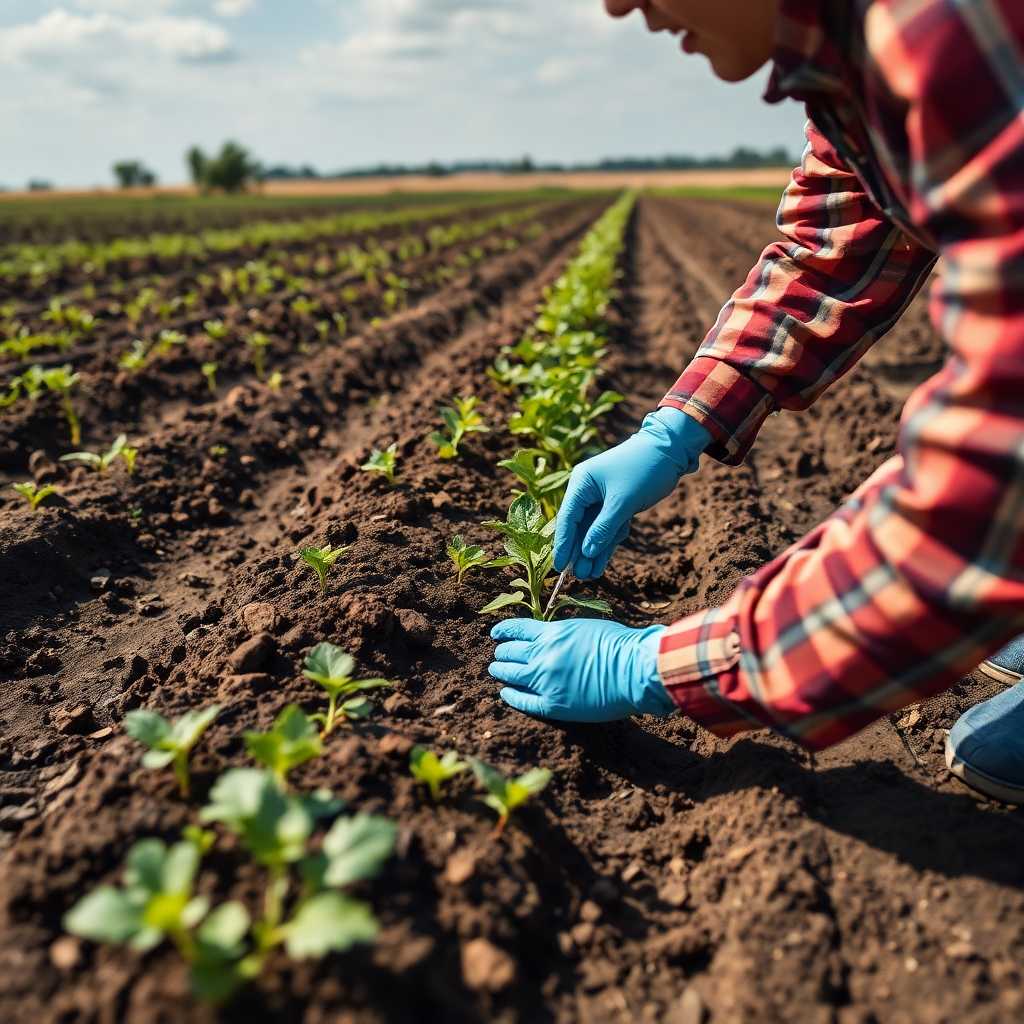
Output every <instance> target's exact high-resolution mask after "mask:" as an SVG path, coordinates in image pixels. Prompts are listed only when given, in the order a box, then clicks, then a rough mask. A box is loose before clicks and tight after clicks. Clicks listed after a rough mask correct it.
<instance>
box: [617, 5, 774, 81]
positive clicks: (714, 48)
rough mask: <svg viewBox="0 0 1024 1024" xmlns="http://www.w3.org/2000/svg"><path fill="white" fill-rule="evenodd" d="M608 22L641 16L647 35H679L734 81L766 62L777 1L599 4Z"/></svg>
mask: <svg viewBox="0 0 1024 1024" xmlns="http://www.w3.org/2000/svg"><path fill="white" fill-rule="evenodd" d="M604 2H605V7H606V8H607V10H608V13H609V14H610V15H611V16H612V17H613V18H623V17H625V16H626V15H627V14H631V13H632V12H633V11H641V12H642V13H643V16H644V18H646V20H647V27H648V29H650V31H651V32H671V33H672V34H673V35H681V36H682V49H683V51H684V52H685V53H702V54H703V55H704V56H705V57H707V58H708V60H709V61H710V62H711V67H712V69H713V70H714V72H715V74H716V75H718V77H719V78H722V79H724V80H725V81H727V82H739V81H742V80H743V79H744V78H749V77H750V76H751V75H753V74H754V73H755V72H757V71H758V70H759V69H760V68H762V67H763V66H764V65H765V64H766V63H767V62H768V60H770V59H771V55H772V49H773V47H774V43H775V22H776V19H777V17H778V12H779V0H604Z"/></svg>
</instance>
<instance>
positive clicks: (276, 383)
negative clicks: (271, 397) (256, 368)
mask: <svg viewBox="0 0 1024 1024" xmlns="http://www.w3.org/2000/svg"><path fill="white" fill-rule="evenodd" d="M283 383H284V374H283V373H281V371H280V370H275V371H274V372H273V373H272V374H271V375H270V376H269V377H268V378H267V387H268V388H270V390H271V391H274V392H278V391H280V390H281V385H282V384H283Z"/></svg>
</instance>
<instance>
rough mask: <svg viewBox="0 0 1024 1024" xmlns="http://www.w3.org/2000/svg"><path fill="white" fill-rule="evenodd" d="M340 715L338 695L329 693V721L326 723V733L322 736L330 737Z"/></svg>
mask: <svg viewBox="0 0 1024 1024" xmlns="http://www.w3.org/2000/svg"><path fill="white" fill-rule="evenodd" d="M337 714H338V694H337V693H331V692H330V691H328V694H327V719H326V721H325V722H324V731H323V732H322V733H320V735H321V736H328V735H330V734H331V732H333V731H334V726H335V721H334V720H335V718H336V717H337Z"/></svg>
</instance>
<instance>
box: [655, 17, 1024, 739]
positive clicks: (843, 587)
mask: <svg viewBox="0 0 1024 1024" xmlns="http://www.w3.org/2000/svg"><path fill="white" fill-rule="evenodd" d="M784 97H792V98H796V99H799V100H801V101H803V102H804V103H805V104H806V105H807V110H808V115H809V118H810V121H809V123H808V127H807V138H808V147H807V150H806V153H805V156H804V158H803V163H802V166H801V167H800V168H799V169H798V170H797V171H796V172H795V173H794V175H793V178H792V182H791V184H790V185H789V187H788V188H787V190H786V193H785V195H784V197H783V200H782V205H781V207H780V209H779V215H778V225H779V228H780V230H781V232H782V235H783V236H784V241H780V242H778V243H777V244H774V245H771V246H769V248H768V249H766V250H765V252H764V254H763V255H762V257H761V260H760V262H759V264H758V265H757V266H756V267H755V268H754V270H753V271H752V272H751V274H750V276H749V277H748V278H747V280H746V283H745V284H744V285H743V286H742V287H741V288H740V289H739V290H738V291H737V292H736V294H735V295H734V296H733V298H732V300H731V301H730V302H729V303H728V304H727V305H726V307H725V308H724V309H723V310H722V313H721V315H720V316H719V318H718V322H717V323H716V324H715V326H714V328H713V329H712V330H711V332H710V333H709V334H708V336H707V338H706V340H705V341H704V343H703V345H702V346H701V348H700V350H699V352H698V354H697V356H696V357H695V358H694V360H693V362H692V363H691V364H690V365H689V366H688V367H687V368H686V370H685V371H684V373H683V374H682V376H681V377H680V378H679V380H678V382H677V383H676V384H675V386H674V387H673V388H672V389H671V391H670V392H669V393H668V395H667V396H666V398H665V399H664V402H663V403H662V404H663V405H668V406H672V407H674V408H677V409H681V410H682V411H684V412H686V413H688V414H689V415H691V416H693V417H694V418H695V419H697V420H698V421H700V422H701V423H702V424H704V426H705V427H706V428H707V429H708V431H709V432H710V433H711V434H712V437H713V439H714V440H713V443H712V446H711V447H710V448H709V454H711V455H712V456H714V457H716V458H717V459H719V460H720V461H722V462H726V463H729V464H736V463H738V462H740V461H741V460H742V459H743V457H744V455H745V454H746V453H747V451H748V450H749V448H750V446H751V444H752V443H753V441H754V439H755V436H756V434H757V431H758V429H759V427H760V426H761V424H762V423H763V422H764V419H765V417H766V416H767V415H768V414H769V413H770V412H773V411H776V410H780V409H785V410H799V409H804V408H806V407H807V406H808V405H810V404H811V403H812V402H813V401H814V400H815V399H816V398H817V397H818V395H820V394H821V393H822V391H823V390H824V389H825V388H827V387H828V386H829V385H830V384H831V383H832V382H833V381H835V380H837V379H838V378H839V377H840V376H842V375H843V374H844V373H845V372H846V371H848V370H849V369H850V368H851V367H852V366H853V364H854V363H855V362H856V361H857V359H859V358H860V357H861V356H862V355H863V354H864V353H865V352H866V351H867V349H868V348H869V347H870V346H871V345H873V344H874V343H875V342H876V341H878V339H879V338H880V337H881V336H882V335H883V334H884V333H885V332H886V331H887V330H888V328H889V327H890V326H891V325H892V324H893V323H894V322H895V321H896V319H897V318H898V317H899V316H900V314H901V313H902V312H903V311H904V309H905V308H906V307H907V305H908V303H909V302H910V301H911V299H912V298H913V297H914V295H915V294H916V292H917V291H918V290H919V288H920V287H921V285H922V284H923V282H924V281H925V280H926V278H927V277H928V275H929V272H930V271H931V269H932V267H933V266H934V264H935V260H936V257H937V256H941V257H942V262H941V264H940V271H939V275H938V279H937V281H936V283H935V286H934V288H933V291H932V294H931V315H932V319H933V322H934V324H935V326H936V328H937V329H938V330H939V331H941V333H942V335H943V338H944V340H945V342H946V343H947V345H948V349H949V351H948V360H947V362H946V365H945V367H944V369H943V370H942V371H941V372H940V373H939V374H938V375H936V376H935V377H933V378H932V379H931V380H930V381H928V382H927V383H925V384H924V385H922V386H921V387H920V388H918V389H917V390H916V391H915V392H914V394H913V395H912V396H911V397H910V399H909V401H908V402H907V404H906V408H905V410H904V413H903V416H902V420H901V424H900V437H899V454H898V455H897V456H896V457H895V458H892V459H890V460H889V461H888V462H886V463H885V464H884V465H883V466H882V467H881V468H880V469H879V470H878V471H877V472H876V473H874V475H873V476H871V477H870V479H868V480H867V482H866V483H864V484H863V485H862V486H861V487H860V489H859V490H858V491H857V492H856V493H855V494H854V495H853V496H852V498H850V499H849V500H848V501H847V502H846V504H844V505H843V506H842V507H841V508H840V509H839V510H838V511H837V512H836V513H835V514H834V515H833V516H832V517H831V518H829V519H828V520H827V521H826V522H824V523H823V524H821V525H820V526H819V527H817V528H816V529H815V530H814V531H813V532H812V533H811V534H810V535H809V536H807V537H806V538H804V539H803V540H802V541H800V542H799V543H797V544H795V545H793V546H792V547H791V548H790V549H789V550H787V551H786V552H784V553H783V554H782V555H780V556H779V557H778V558H776V559H775V560H774V561H773V562H771V563H770V564H769V565H766V566H765V567H764V568H763V569H761V570H760V571H759V572H757V573H756V574H754V575H753V576H752V577H750V578H749V579H747V580H745V581H744V582H743V583H742V584H741V585H740V586H739V587H738V588H737V590H736V591H735V593H734V594H733V595H732V596H731V598H730V599H729V600H728V601H727V602H726V604H725V605H724V606H723V607H721V608H715V609H712V610H710V611H704V612H700V613H698V614H695V615H691V616H689V617H687V618H684V619H683V620H681V621H679V622H677V623H675V624H674V625H672V626H670V627H669V628H668V630H667V631H666V633H665V634H664V635H663V639H662V643H661V652H660V656H659V668H660V671H661V675H662V678H663V679H664V681H665V684H666V686H667V688H668V690H669V692H670V694H671V695H672V697H673V699H674V700H675V702H676V703H677V704H678V706H679V707H680V708H681V709H682V711H684V712H685V713H686V714H687V715H689V716H691V717H692V718H693V719H695V720H696V721H697V722H699V723H701V724H702V725H704V726H706V727H707V728H709V729H711V730H712V731H713V732H715V733H716V734H718V735H720V736H730V735H733V734H734V733H737V732H741V731H743V730H746V729H751V728H760V727H765V726H767V727H770V728H773V729H775V730H777V731H778V732H780V733H783V734H785V735H787V736H789V737H791V738H792V739H794V740H796V741H798V742H799V743H801V744H803V745H805V746H807V747H809V748H811V749H819V748H822V747H826V746H828V745H829V744H832V743H836V742H838V741H840V740H842V739H844V738H846V737H847V736H849V735H850V734H852V733H853V732H855V731H856V730H858V729H860V728H862V727H863V726H865V725H867V724H868V723H870V722H871V721H873V720H874V719H876V718H878V717H879V716H881V715H885V714H887V713H890V712H892V711H895V710H898V709H899V708H902V707H905V706H906V705H908V704H911V703H914V702H916V701H919V700H922V699H924V698H926V697H928V696H930V695H932V694H935V693H937V692H939V691H941V690H943V689H946V688H947V687H949V686H951V685H952V684H953V683H954V682H956V681H957V680H958V679H959V678H961V677H962V676H963V675H965V674H967V673H968V672H970V671H971V670H972V669H973V668H974V667H975V666H976V665H977V664H978V663H979V662H980V661H982V660H983V659H984V658H985V657H987V656H988V655H989V654H991V653H993V652H994V651H995V650H997V649H998V648H999V647H1001V646H1002V645H1003V644H1004V643H1005V642H1006V641H1008V640H1009V639H1011V638H1012V637H1013V636H1014V635H1016V634H1017V633H1019V632H1021V631H1022V630H1024V2H1021V0H959V2H958V3H955V4H954V3H949V2H948V0H846V2H845V3H844V2H839V3H836V2H830V0H782V3H781V12H780V21H779V34H778V49H777V52H776V58H775V67H774V72H773V75H772V78H771V81H770V84H769V89H768V93H767V95H766V97H765V98H766V99H767V100H768V101H769V102H774V101H778V100H780V99H782V98H784Z"/></svg>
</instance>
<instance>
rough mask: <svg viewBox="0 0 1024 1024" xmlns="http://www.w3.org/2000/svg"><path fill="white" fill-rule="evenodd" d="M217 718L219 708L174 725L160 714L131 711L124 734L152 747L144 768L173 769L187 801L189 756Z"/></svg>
mask: <svg viewBox="0 0 1024 1024" xmlns="http://www.w3.org/2000/svg"><path fill="white" fill-rule="evenodd" d="M218 714H220V705H219V704H213V705H211V706H210V707H208V708H204V709H203V710H202V711H188V712H186V713H185V714H184V715H182V716H181V718H179V719H177V720H176V721H173V722H172V721H170V720H168V719H166V718H164V716H163V715H161V714H160V713H159V712H157V711H148V710H146V709H141V710H138V711H129V712H128V714H127V715H125V718H124V730H125V732H126V733H128V735H129V736H131V737H132V739H135V740H138V741H139V742H140V743H142V744H145V746H147V747H149V750H148V751H146V753H145V754H143V755H142V766H143V767H144V768H166V767H167V766H168V765H173V767H174V777H175V778H176V779H177V780H178V789H179V790H180V791H181V795H182V796H183V797H187V796H188V794H189V771H188V759H189V754H190V753H191V751H192V748H193V747H194V746H195V745H196V744H197V743H198V742H199V740H200V738H201V737H202V735H203V733H204V732H206V730H207V729H208V728H209V727H210V725H211V724H212V722H213V720H214V719H215V718H216V717H217V715H218Z"/></svg>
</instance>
